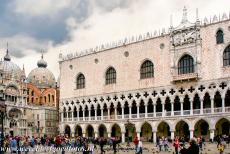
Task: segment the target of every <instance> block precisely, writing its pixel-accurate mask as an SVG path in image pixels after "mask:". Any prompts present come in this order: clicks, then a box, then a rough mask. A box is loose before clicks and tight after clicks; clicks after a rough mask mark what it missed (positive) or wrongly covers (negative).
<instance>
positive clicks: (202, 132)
mask: <svg viewBox="0 0 230 154" xmlns="http://www.w3.org/2000/svg"><path fill="white" fill-rule="evenodd" d="M194 128H195V131H194V135H195V136H196V137H199V136H204V137H205V138H209V134H210V133H209V125H208V123H207V122H206V121H205V120H203V119H201V120H199V121H198V122H197V123H196V125H195V127H194Z"/></svg>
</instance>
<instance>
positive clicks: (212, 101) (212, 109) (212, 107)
mask: <svg viewBox="0 0 230 154" xmlns="http://www.w3.org/2000/svg"><path fill="white" fill-rule="evenodd" d="M210 99H211V113H214V98H210Z"/></svg>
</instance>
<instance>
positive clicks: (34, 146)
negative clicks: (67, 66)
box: [1, 135, 230, 154]
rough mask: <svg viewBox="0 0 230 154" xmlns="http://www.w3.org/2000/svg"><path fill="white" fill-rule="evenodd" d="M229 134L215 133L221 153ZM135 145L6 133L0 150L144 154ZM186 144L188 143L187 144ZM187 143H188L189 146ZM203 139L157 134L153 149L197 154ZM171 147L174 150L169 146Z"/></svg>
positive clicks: (115, 139) (138, 142) (114, 140)
mask: <svg viewBox="0 0 230 154" xmlns="http://www.w3.org/2000/svg"><path fill="white" fill-rule="evenodd" d="M229 140H230V137H229V136H226V135H222V136H216V137H215V138H214V141H213V142H216V143H217V148H218V150H219V152H220V154H223V152H224V150H225V148H226V146H227V145H228V144H229ZM132 142H133V144H134V147H132V148H128V146H131V145H130V144H129V143H128V144H127V145H126V148H125V147H124V145H122V146H123V147H122V146H121V145H120V143H121V139H120V138H118V137H111V138H103V137H98V138H85V137H73V138H70V137H68V136H61V135H57V136H55V137H41V138H39V137H33V136H31V137H29V136H15V137H12V136H8V135H7V136H5V138H4V140H2V141H1V150H3V151H5V152H6V151H7V150H8V151H10V152H11V153H16V154H20V153H25V154H28V153H31V152H33V153H35V152H38V153H39V151H42V152H52V153H56V152H58V150H59V151H61V152H62V154H64V153H65V152H68V150H74V151H78V152H82V153H83V154H94V153H96V151H97V153H98V152H99V153H101V154H104V153H106V152H107V151H108V150H110V151H111V150H112V151H113V153H114V154H116V153H119V150H121V151H124V149H126V151H128V150H134V153H135V154H142V153H143V150H144V149H143V145H142V141H141V139H139V138H138V137H137V136H136V137H135V138H134V139H133V140H132ZM187 143H189V144H187ZM188 145H189V146H188ZM205 145H206V141H205V138H204V137H202V136H201V137H198V138H194V139H192V140H190V141H188V139H186V138H185V137H176V138H175V139H174V140H171V139H169V138H167V137H157V142H156V147H157V148H156V149H157V151H158V152H159V153H161V152H162V151H166V152H172V151H174V152H175V154H179V153H180V154H199V152H200V151H202V150H203V149H204V146H205ZM172 147H173V149H172Z"/></svg>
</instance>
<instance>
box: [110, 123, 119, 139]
mask: <svg viewBox="0 0 230 154" xmlns="http://www.w3.org/2000/svg"><path fill="white" fill-rule="evenodd" d="M111 136H112V137H118V138H121V128H120V127H119V126H118V124H114V125H113V127H112V132H111Z"/></svg>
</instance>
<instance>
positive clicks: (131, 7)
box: [16, 0, 230, 77]
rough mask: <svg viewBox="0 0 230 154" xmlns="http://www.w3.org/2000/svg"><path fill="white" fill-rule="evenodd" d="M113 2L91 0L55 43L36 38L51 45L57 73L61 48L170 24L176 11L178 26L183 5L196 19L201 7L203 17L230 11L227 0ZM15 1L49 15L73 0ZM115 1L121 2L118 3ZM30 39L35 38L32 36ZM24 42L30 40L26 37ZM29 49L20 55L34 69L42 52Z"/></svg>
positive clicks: (79, 46) (23, 8)
mask: <svg viewBox="0 0 230 154" xmlns="http://www.w3.org/2000/svg"><path fill="white" fill-rule="evenodd" d="M23 2H24V3H23ZM110 2H111V1H110V0H98V1H96V0H92V1H90V3H89V4H88V5H89V6H88V7H89V8H90V10H91V12H92V13H91V14H90V16H89V17H87V19H86V20H84V21H83V22H79V20H77V19H76V16H74V14H73V15H72V16H68V18H66V20H65V21H63V22H65V23H66V29H67V30H68V38H66V40H65V41H63V42H62V43H60V44H57V45H52V44H50V43H47V42H46V43H44V42H39V41H38V40H36V39H34V41H35V42H36V41H37V43H38V44H40V43H41V44H45V45H48V53H46V54H45V59H46V60H47V62H48V67H49V68H50V69H51V70H52V71H53V72H54V74H55V76H56V77H57V76H58V72H59V71H58V70H59V65H58V54H59V53H60V52H62V53H63V54H64V55H66V54H67V53H70V52H75V51H79V50H81V49H88V48H91V47H95V46H97V45H100V44H101V43H107V42H110V41H117V40H119V39H123V38H124V37H126V36H132V35H137V34H140V33H146V32H148V31H151V32H153V31H154V30H159V29H161V28H167V27H169V24H170V15H171V14H173V23H174V26H177V25H178V24H179V23H180V21H181V17H182V9H183V7H184V6H186V7H187V8H188V17H189V20H190V21H191V22H194V21H195V15H196V14H195V12H196V8H199V14H200V17H202V18H204V17H205V16H208V17H210V15H214V14H217V15H219V13H223V12H228V11H229V7H228V6H229V5H230V1H226V0H202V1H201V0H193V1H191V0H184V1H182V0H154V1H153V0H133V1H129V0H128V1H126V3H123V1H121V0H116V2H114V3H110ZM16 4H17V5H16V6H17V7H16V12H18V13H25V14H27V13H28V14H30V15H34V16H42V15H44V16H50V15H51V14H55V13H57V12H58V11H60V10H62V9H68V7H71V6H70V5H71V0H58V1H57V0H40V1H37V0H16ZM116 5H118V6H117V7H115V6H116ZM75 6H76V5H75ZM124 6H125V7H124ZM105 8H106V9H105ZM76 9H77V8H76ZM105 10H106V11H105ZM83 13H84V12H83ZM31 39H32V40H33V38H31ZM16 40H17V39H16ZM25 42H31V41H29V40H26V41H25ZM35 42H34V43H33V41H32V44H35V46H36V43H35ZM22 46H25V49H26V48H28V49H32V48H33V47H32V46H30V44H29V43H28V44H27V45H26V44H23V45H22ZM38 46H39V45H38ZM36 48H37V47H36ZM27 52H28V56H26V57H25V58H22V59H20V61H23V62H25V66H26V67H27V68H28V70H31V69H32V68H34V67H36V66H34V65H36V62H37V60H38V59H39V58H40V56H39V54H34V52H32V53H30V52H29V50H28V51H27ZM34 55H35V56H34ZM19 63H21V62H19ZM32 65H33V66H32Z"/></svg>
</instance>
